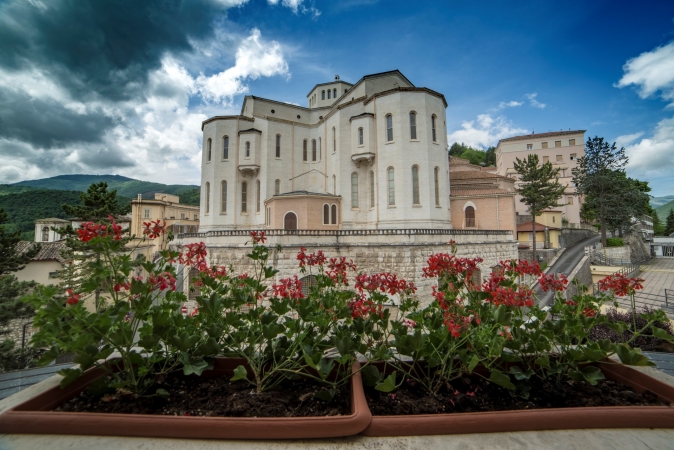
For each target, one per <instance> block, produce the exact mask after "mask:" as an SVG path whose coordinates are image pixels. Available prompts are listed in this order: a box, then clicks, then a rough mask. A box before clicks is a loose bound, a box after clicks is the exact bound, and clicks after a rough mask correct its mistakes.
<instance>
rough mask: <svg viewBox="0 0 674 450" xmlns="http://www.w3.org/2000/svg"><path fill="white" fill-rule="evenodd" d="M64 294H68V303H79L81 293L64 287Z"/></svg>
mask: <svg viewBox="0 0 674 450" xmlns="http://www.w3.org/2000/svg"><path fill="white" fill-rule="evenodd" d="M66 294H67V295H68V300H67V303H68V304H69V305H77V303H79V301H80V298H81V295H80V294H75V293H73V290H72V289H66Z"/></svg>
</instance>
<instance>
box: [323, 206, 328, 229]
mask: <svg viewBox="0 0 674 450" xmlns="http://www.w3.org/2000/svg"><path fill="white" fill-rule="evenodd" d="M329 224H330V206H328V204H327V203H326V204H325V205H323V225H329Z"/></svg>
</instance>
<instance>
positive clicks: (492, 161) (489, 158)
mask: <svg viewBox="0 0 674 450" xmlns="http://www.w3.org/2000/svg"><path fill="white" fill-rule="evenodd" d="M484 165H485V166H495V165H496V147H489V148H487V152H486V153H485V155H484Z"/></svg>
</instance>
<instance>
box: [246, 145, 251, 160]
mask: <svg viewBox="0 0 674 450" xmlns="http://www.w3.org/2000/svg"><path fill="white" fill-rule="evenodd" d="M246 158H250V141H246Z"/></svg>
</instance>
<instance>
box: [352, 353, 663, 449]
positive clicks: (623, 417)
mask: <svg viewBox="0 0 674 450" xmlns="http://www.w3.org/2000/svg"><path fill="white" fill-rule="evenodd" d="M598 366H599V368H600V369H601V371H602V372H603V373H604V375H605V376H606V378H609V379H612V380H614V381H617V382H620V383H622V384H624V385H627V386H630V387H631V388H633V389H634V390H635V391H636V392H643V391H646V390H648V391H651V392H653V393H654V394H656V395H658V396H659V397H661V398H663V399H665V400H668V401H670V402H672V403H674V387H673V386H670V385H669V384H666V383H663V382H662V381H659V380H656V379H655V378H652V377H650V376H648V375H646V374H645V373H643V372H640V371H638V370H636V369H633V368H631V367H629V366H623V365H620V364H603V363H599V364H598ZM582 428H674V407H668V406H606V407H587V408H554V409H552V408H550V409H535V410H517V411H493V412H478V413H453V414H419V415H409V416H372V422H371V423H370V426H369V427H367V428H366V429H365V431H363V433H362V434H364V435H366V436H423V435H436V434H465V433H496V432H504V431H539V430H567V429H582Z"/></svg>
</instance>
